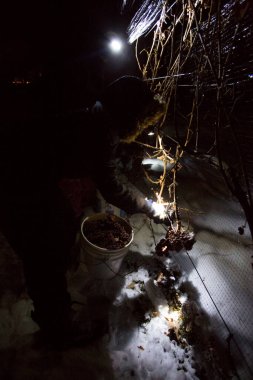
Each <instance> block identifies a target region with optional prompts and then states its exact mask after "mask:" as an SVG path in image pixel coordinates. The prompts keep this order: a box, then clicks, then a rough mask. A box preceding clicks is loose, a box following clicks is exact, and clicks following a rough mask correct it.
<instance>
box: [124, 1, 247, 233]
mask: <svg viewBox="0 0 253 380" xmlns="http://www.w3.org/2000/svg"><path fill="white" fill-rule="evenodd" d="M251 14H253V12H252V5H251V2H250V1H248V0H241V1H240V0H233V1H232V0H230V1H222V0H218V1H214V0H195V1H192V0H177V1H174V2H172V1H169V0H163V1H161V0H157V1H155V0H144V2H143V3H142V5H141V7H140V8H139V10H138V11H137V12H136V14H135V16H134V17H133V19H132V21H131V23H130V25H129V29H128V33H129V41H130V42H132V43H133V42H135V50H136V60H137V63H138V66H139V69H140V71H141V73H142V76H143V78H144V80H147V81H148V83H149V85H150V88H151V89H152V91H154V93H155V94H156V96H157V97H158V98H160V99H162V101H164V102H165V103H166V112H165V114H164V117H163V119H162V122H161V123H160V125H159V127H158V129H157V143H156V147H155V148H156V149H157V150H155V154H154V157H157V156H159V158H160V159H161V160H162V161H163V163H164V168H165V171H164V173H163V175H162V176H161V178H160V180H159V181H158V185H159V186H160V189H159V190H158V192H157V194H158V196H159V198H160V199H162V193H163V190H164V189H165V187H166V188H168V189H169V191H168V194H169V197H170V199H169V202H170V204H171V205H172V206H173V208H174V210H176V211H177V210H178V209H177V196H176V173H177V171H178V170H179V169H180V159H181V158H182V156H183V155H184V154H185V152H188V153H190V154H193V155H195V156H214V157H216V158H217V162H218V166H219V168H220V170H221V173H222V175H223V177H224V179H225V181H226V184H227V186H228V188H229V189H230V191H231V193H232V194H233V195H235V196H236V197H237V198H238V200H239V201H240V203H241V205H242V207H243V209H244V212H245V216H246V218H247V221H248V224H249V228H250V231H251V235H252V236H253V200H252V190H253V171H252V170H250V168H251V163H252V162H253V157H252V156H251V155H250V150H251V149H250V148H249V147H247V146H246V148H245V138H246V137H244V136H247V135H248V134H250V136H249V137H250V139H251V140H252V139H253V133H252V128H251V129H250V125H252V124H251V123H252V120H253V118H252V119H251V117H250V116H246V114H245V115H244V119H243V120H241V119H242V118H241V112H242V109H245V107H246V111H247V112H248V115H250V114H251V115H252V109H251V107H252V106H253V100H252V99H253V94H252V90H251V87H252V86H251V85H252V82H251V81H252V72H253V71H252V70H253V64H252V62H253V47H252V46H253V44H252V43H251V42H252V28H253V26H252V25H253V22H252V21H253V17H252V16H251ZM182 99H183V100H182ZM183 102H185V103H184V105H183V106H182V103H183ZM246 117H247V119H246ZM165 137H169V141H170V142H172V145H173V146H174V151H173V152H172V149H171V148H170V149H169V150H168V149H167V147H166V148H165V146H164V144H163V141H164V138H165ZM157 152H159V154H157ZM150 157H152V156H150ZM172 160H174V162H175V166H174V168H173V169H172V171H171V173H172V175H170V176H168V175H167V173H166V164H167V162H168V161H172ZM165 182H166V185H165ZM176 216H177V218H176V219H177V228H178V227H179V228H181V224H180V220H179V219H180V217H179V214H178V212H176Z"/></svg>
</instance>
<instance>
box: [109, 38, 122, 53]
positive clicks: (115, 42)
mask: <svg viewBox="0 0 253 380" xmlns="http://www.w3.org/2000/svg"><path fill="white" fill-rule="evenodd" d="M109 47H110V49H111V51H112V52H113V53H116V54H118V53H120V52H121V51H122V49H123V43H122V41H121V40H120V39H118V38H114V39H112V40H111V42H110V43H109Z"/></svg>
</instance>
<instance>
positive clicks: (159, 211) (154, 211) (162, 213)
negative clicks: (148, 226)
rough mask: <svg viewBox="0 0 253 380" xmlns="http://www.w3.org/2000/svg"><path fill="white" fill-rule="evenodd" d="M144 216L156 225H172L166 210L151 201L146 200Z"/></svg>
mask: <svg viewBox="0 0 253 380" xmlns="http://www.w3.org/2000/svg"><path fill="white" fill-rule="evenodd" d="M145 209H146V211H145V214H146V215H147V216H148V217H149V218H150V219H152V220H153V221H154V223H156V224H165V225H166V226H170V225H171V224H172V220H171V218H172V216H170V215H169V214H167V213H166V209H164V207H163V206H162V205H161V204H158V203H156V202H153V201H152V200H151V199H146V205H145Z"/></svg>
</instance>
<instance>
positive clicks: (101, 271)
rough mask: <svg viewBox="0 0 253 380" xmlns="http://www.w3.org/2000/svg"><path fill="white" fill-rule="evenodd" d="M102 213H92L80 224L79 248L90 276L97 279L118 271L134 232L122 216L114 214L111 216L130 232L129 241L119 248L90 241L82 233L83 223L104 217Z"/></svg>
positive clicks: (110, 276) (113, 274) (107, 276)
mask: <svg viewBox="0 0 253 380" xmlns="http://www.w3.org/2000/svg"><path fill="white" fill-rule="evenodd" d="M106 217H107V215H106V214H104V213H99V214H94V215H92V216H88V217H86V218H85V219H84V220H83V222H82V224H81V249H82V251H83V254H84V260H85V264H86V266H87V269H88V271H89V273H90V275H91V276H93V277H94V278H97V279H111V278H113V277H114V276H116V275H117V274H118V273H119V270H120V267H121V264H122V261H123V259H124V257H125V256H126V254H127V252H128V250H129V248H130V245H131V244H132V241H133V237H134V233H133V229H132V227H131V226H130V224H129V223H128V222H127V221H126V220H125V219H123V218H121V217H119V216H116V215H114V216H113V217H114V218H115V220H116V221H117V222H119V223H121V224H122V225H123V226H124V228H125V230H126V231H127V232H129V234H130V240H129V242H128V243H127V244H126V245H125V246H124V247H123V248H120V249H115V250H110V249H106V248H101V247H99V246H97V245H95V244H93V243H91V242H90V241H89V240H88V239H87V237H86V236H85V234H84V227H85V223H87V222H90V221H96V220H101V219H106Z"/></svg>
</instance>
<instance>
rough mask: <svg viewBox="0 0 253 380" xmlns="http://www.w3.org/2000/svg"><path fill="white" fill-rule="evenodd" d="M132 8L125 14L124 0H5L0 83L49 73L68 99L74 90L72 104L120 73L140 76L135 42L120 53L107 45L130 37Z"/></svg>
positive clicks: (0, 25)
mask: <svg viewBox="0 0 253 380" xmlns="http://www.w3.org/2000/svg"><path fill="white" fill-rule="evenodd" d="M133 12H134V10H133V9H130V8H128V9H127V10H125V11H124V12H123V13H122V12H121V0H106V1H105V0H96V1H90V3H88V2H87V0H68V1H67V0H63V1H61V0H44V1H42V0H37V1H34V0H23V1H20V0H19V1H17V0H8V1H7V0H6V1H5V4H4V2H1V5H0V82H2V83H3V82H4V83H12V82H13V81H15V80H16V79H18V80H19V79H24V80H25V81H26V80H28V81H29V82H32V83H36V81H40V80H41V78H44V77H47V78H50V79H48V81H53V82H54V81H56V82H57V83H56V82H55V84H54V86H55V87H57V86H58V87H59V88H58V92H60V91H61V89H60V87H61V86H63V87H64V91H65V97H68V95H67V94H68V93H70V92H71V93H72V95H71V102H72V103H75V96H74V94H76V102H77V103H78V102H79V103H80V101H82V99H83V97H85V96H84V93H88V92H90V93H91V94H93V93H95V92H96V91H98V90H100V89H101V88H102V87H103V86H104V85H106V84H108V83H109V82H110V81H111V80H114V79H116V78H117V77H119V76H121V75H125V74H137V75H138V74H139V72H138V69H137V64H136V61H135V56H134V46H131V45H129V44H127V45H126V47H125V50H124V53H123V54H121V55H118V56H115V55H113V54H112V53H111V52H110V51H109V49H108V41H109V39H110V37H112V36H114V35H117V36H120V37H121V38H123V39H125V40H127V33H126V31H127V26H128V24H129V21H130V19H131V16H132V15H133ZM80 93H81V95H80ZM78 94H79V95H78ZM69 101H70V99H69ZM67 102H68V100H67ZM72 106H73V107H74V104H72V105H71V107H72ZM76 106H77V107H78V104H76Z"/></svg>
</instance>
